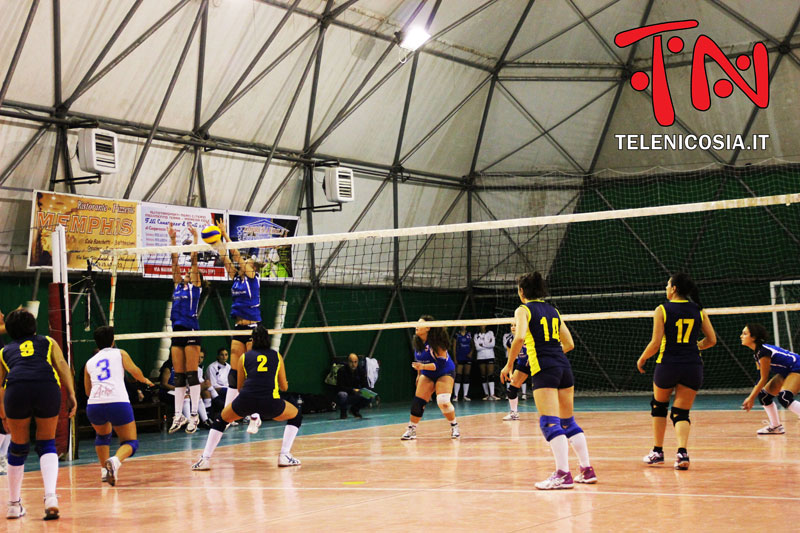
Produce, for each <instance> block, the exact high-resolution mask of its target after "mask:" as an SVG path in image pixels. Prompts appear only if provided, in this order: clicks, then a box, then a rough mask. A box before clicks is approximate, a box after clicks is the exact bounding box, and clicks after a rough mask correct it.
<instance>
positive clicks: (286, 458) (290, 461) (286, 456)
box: [278, 453, 300, 466]
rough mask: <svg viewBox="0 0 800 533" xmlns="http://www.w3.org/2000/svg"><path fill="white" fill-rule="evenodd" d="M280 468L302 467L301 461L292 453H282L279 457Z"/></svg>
mask: <svg viewBox="0 0 800 533" xmlns="http://www.w3.org/2000/svg"><path fill="white" fill-rule="evenodd" d="M278 466H300V459H297V458H295V457H294V456H293V455H292V454H290V453H282V454H280V455H279V456H278Z"/></svg>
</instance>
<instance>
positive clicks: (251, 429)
mask: <svg viewBox="0 0 800 533" xmlns="http://www.w3.org/2000/svg"><path fill="white" fill-rule="evenodd" d="M260 427H261V417H260V416H259V417H256V418H252V417H251V418H250V423H249V424H247V432H248V433H250V434H251V435H255V434H256V433H258V428H260Z"/></svg>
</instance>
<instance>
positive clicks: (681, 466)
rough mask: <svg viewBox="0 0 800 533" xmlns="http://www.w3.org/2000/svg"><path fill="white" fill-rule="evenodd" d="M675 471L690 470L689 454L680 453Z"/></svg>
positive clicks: (676, 457)
mask: <svg viewBox="0 0 800 533" xmlns="http://www.w3.org/2000/svg"><path fill="white" fill-rule="evenodd" d="M675 470H689V454H688V453H679V454H676V455H675Z"/></svg>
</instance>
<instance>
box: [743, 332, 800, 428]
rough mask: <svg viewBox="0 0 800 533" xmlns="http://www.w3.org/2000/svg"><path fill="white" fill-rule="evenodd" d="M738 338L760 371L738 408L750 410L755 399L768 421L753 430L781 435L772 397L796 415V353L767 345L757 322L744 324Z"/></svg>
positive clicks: (799, 377) (799, 368)
mask: <svg viewBox="0 0 800 533" xmlns="http://www.w3.org/2000/svg"><path fill="white" fill-rule="evenodd" d="M740 339H741V341H742V345H743V346H747V347H748V348H750V349H751V350H753V356H754V357H755V360H756V367H757V368H758V370H759V374H760V377H759V380H758V383H756V385H755V387H753V392H751V393H750V395H749V396H748V397H747V398H746V399H745V400H744V402H742V409H744V410H745V411H749V410H750V409H752V408H753V404H754V403H755V400H756V398H758V401H759V402H761V405H763V406H764V411H766V412H767V417H768V418H769V423H768V424H767V425H766V426H765V427H763V428H761V429H759V430H758V431H757V432H756V433H758V434H759V435H783V434H784V433H786V430H785V429H784V428H783V424H781V419H780V416H779V415H778V406H777V405H775V397H776V396H777V399H778V403H780V404H781V405H782V406H783V407H784V408H786V409H788V410H790V411H791V412H793V413H794V414H796V415H797V416H800V402H798V401H797V400H795V399H794V396H795V394H797V392H798V391H800V356H799V355H797V354H796V353H793V352H790V351H789V350H784V349H783V348H781V347H779V346H775V345H773V344H767V329H766V328H765V327H764V326H762V325H761V324H755V323H749V324H747V325H746V326H745V327H744V329H743V330H742V334H741V336H740ZM770 373H772V374H774V375H773V376H772V379H770V378H769V376H770Z"/></svg>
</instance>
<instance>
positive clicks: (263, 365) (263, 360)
mask: <svg viewBox="0 0 800 533" xmlns="http://www.w3.org/2000/svg"><path fill="white" fill-rule="evenodd" d="M256 361H258V371H259V372H268V371H269V370H268V369H267V356H266V355H259V356H258V357H256Z"/></svg>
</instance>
